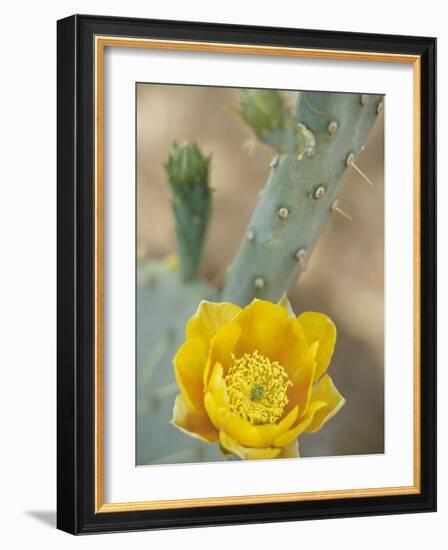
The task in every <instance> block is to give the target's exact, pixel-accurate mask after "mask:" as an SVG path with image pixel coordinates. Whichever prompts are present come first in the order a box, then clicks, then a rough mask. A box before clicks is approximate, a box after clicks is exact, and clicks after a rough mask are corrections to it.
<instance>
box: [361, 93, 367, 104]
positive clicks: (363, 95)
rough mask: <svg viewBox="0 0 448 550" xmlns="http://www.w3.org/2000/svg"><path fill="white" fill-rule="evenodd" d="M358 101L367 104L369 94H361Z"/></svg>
mask: <svg viewBox="0 0 448 550" xmlns="http://www.w3.org/2000/svg"><path fill="white" fill-rule="evenodd" d="M359 101H360V102H361V105H367V103H369V96H368V95H367V94H362V95H361V97H360V98H359Z"/></svg>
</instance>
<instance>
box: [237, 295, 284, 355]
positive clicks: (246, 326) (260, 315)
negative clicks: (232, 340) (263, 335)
mask: <svg viewBox="0 0 448 550" xmlns="http://www.w3.org/2000/svg"><path fill="white" fill-rule="evenodd" d="M267 318H277V319H278V320H281V319H284V320H286V319H288V313H287V311H286V310H285V309H284V308H283V307H281V306H278V305H276V304H273V303H272V302H266V301H264V300H254V301H253V302H252V303H251V304H249V305H248V306H246V307H245V308H244V309H242V310H241V311H240V313H239V314H238V315H237V316H236V317H235V319H234V322H235V323H237V324H238V325H239V326H240V327H241V338H240V341H239V342H238V351H237V353H238V355H242V354H243V353H246V352H247V353H251V352H252V351H255V349H256V347H255V346H256V345H257V344H258V343H259V338H258V339H257V335H258V325H259V324H260V322H262V321H263V320H265V319H267ZM256 340H257V341H256ZM258 351H260V350H258ZM260 353H261V351H260Z"/></svg>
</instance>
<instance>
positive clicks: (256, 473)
mask: <svg viewBox="0 0 448 550" xmlns="http://www.w3.org/2000/svg"><path fill="white" fill-rule="evenodd" d="M136 82H153V83H173V84H198V85H214V86H216V85H217V86H238V87H267V88H278V89H293V90H303V89H308V90H325V91H346V92H364V93H381V94H386V101H385V135H386V150H385V153H386V155H385V157H386V164H385V182H386V185H385V224H386V226H385V266H386V268H385V298H386V300H385V384H386V386H385V389H386V391H385V427H386V431H385V434H386V435H385V450H386V452H385V454H384V455H369V456H349V457H327V458H300V459H287V460H272V461H247V462H246V461H239V462H238V461H235V462H224V463H207V464H205V463H198V464H180V465H157V466H139V467H136V466H135V216H136V212H135V188H136V182H135V156H136V155H135V153H136V151H135V116H136V104H135V86H136ZM412 117H413V92H412V66H411V65H405V64H403V65H401V64H395V63H393V64H387V63H374V62H351V61H331V60H312V59H300V58H279V57H268V56H258V55H257V56H254V55H248V56H245V55H239V54H207V53H194V52H192V53H190V52H171V51H157V50H151V49H136V48H115V47H113V48H111V47H108V48H106V53H105V138H106V139H105V193H104V196H105V220H106V227H105V259H106V265H105V289H106V295H105V306H106V307H105V373H104V374H105V376H104V380H105V385H104V391H105V396H104V397H105V434H104V435H105V487H104V489H105V501H106V502H109V503H111V502H131V501H145V500H146V501H147V500H170V499H186V498H201V497H221V496H243V495H259V494H268V493H291V492H302V491H324V490H337V489H358V488H374V487H392V486H410V485H412V484H413V290H412V289H413V118H412ZM366 315H368V312H366ZM360 360H361V359H360Z"/></svg>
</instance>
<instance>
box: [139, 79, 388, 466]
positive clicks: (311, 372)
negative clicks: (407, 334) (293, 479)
mask: <svg viewBox="0 0 448 550" xmlns="http://www.w3.org/2000/svg"><path fill="white" fill-rule="evenodd" d="M384 103H385V99H384V97H383V96H380V95H372V94H368V93H345V92H325V91H320V92H314V91H306V92H300V91H296V92H291V91H288V92H285V91H282V90H273V89H230V88H218V87H213V88H212V87H210V88H207V87H200V86H171V85H170V86H163V85H152V84H139V85H138V86H137V113H138V114H137V136H138V140H137V142H138V144H137V147H138V148H137V212H138V214H137V240H138V259H137V262H136V283H137V289H136V464H137V465H160V464H176V463H195V462H214V461H229V460H260V459H262V460H278V459H293V458H296V459H300V457H304V456H306V457H313V456H337V455H347V454H369V453H381V452H383V451H384V406H383V399H384V373H383V359H382V357H383V345H384V343H383V332H382V330H383V273H382V262H383V246H384V243H383V209H384V208H383V110H384ZM248 133H249V135H250V136H251V140H252V142H253V143H254V144H258V146H257V147H256V148H255V149H254V150H253V151H252V153H251V154H250V155H249V154H248V152H247V150H244V147H242V144H243V143H244V142H245V141H246V142H247V139H246V138H247V134H248ZM366 312H368V315H366ZM360 361H361V363H362V366H363V367H362V368H361V367H360ZM366 405H368V406H366ZM223 467H224V466H223Z"/></svg>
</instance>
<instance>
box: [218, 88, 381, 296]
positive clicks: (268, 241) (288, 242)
mask: <svg viewBox="0 0 448 550" xmlns="http://www.w3.org/2000/svg"><path fill="white" fill-rule="evenodd" d="M260 93H262V92H260ZM382 101H383V98H382V96H379V95H376V96H375V95H369V96H367V95H359V94H351V93H350V94H348V93H330V92H307V93H300V94H299V96H298V99H297V104H296V114H295V115H294V116H295V120H296V129H297V131H296V133H294V132H293V133H291V132H290V126H288V132H289V133H285V132H284V130H283V129H284V126H285V124H284V122H283V121H280V123H278V117H277V119H276V120H277V123H276V126H275V128H273V127H272V126H274V125H272V126H271V127H270V128H269V125H268V124H267V123H266V122H265V123H264V128H265V133H264V134H263V133H261V135H264V138H263V141H264V143H269V142H272V139H270V138H269V135H270V134H271V135H272V134H273V133H275V134H276V135H278V134H279V132H283V136H284V138H285V139H284V140H283V141H284V142H285V143H286V145H283V146H282V147H279V146H278V143H279V142H277V146H276V147H274V150H275V151H276V152H278V153H279V154H278V155H277V156H276V157H274V159H273V161H272V163H271V171H270V174H269V177H268V180H267V183H266V186H265V188H264V190H263V192H262V194H261V196H260V199H259V202H258V204H257V205H256V207H255V210H254V213H253V216H252V219H251V221H250V223H249V227H248V229H247V236H248V238H246V239H244V240H243V242H242V244H241V246H240V249H239V251H238V254H237V256H236V258H235V260H234V262H233V264H232V266H231V269H230V272H229V276H228V279H227V282H226V284H225V287H224V289H223V293H222V299H223V300H224V301H231V302H234V303H238V304H240V305H246V304H247V303H249V302H250V301H251V300H252V299H253V298H262V299H265V300H270V301H274V302H276V301H278V300H279V299H280V298H281V297H282V295H283V294H284V293H286V292H287V291H288V289H289V288H290V287H291V285H292V284H293V283H294V282H295V280H296V279H297V278H298V277H299V276H300V274H301V272H302V271H303V270H304V269H305V266H306V262H307V261H308V259H309V256H310V254H311V252H312V250H313V247H314V246H315V244H316V241H317V239H318V237H319V235H320V233H321V231H322V229H323V228H324V226H325V224H326V223H327V221H328V220H329V218H330V216H331V214H332V211H333V210H334V209H335V208H337V202H336V201H337V199H338V197H339V195H340V193H341V190H342V188H343V185H344V179H345V178H344V176H345V174H346V173H347V171H348V170H350V169H352V162H353V161H354V159H356V156H357V155H358V154H359V152H360V151H361V149H362V147H363V146H364V143H365V141H366V139H367V136H368V135H369V132H370V130H371V129H372V127H373V124H374V123H375V120H376V118H377V115H378V113H379V112H380V111H381V109H382V105H383V103H382ZM242 118H243V119H245V120H246V121H247V120H248V119H247V117H246V118H245V117H243V116H242ZM249 124H250V125H251V127H252V128H254V124H253V123H252V124H251V121H250V120H249ZM256 134H257V135H260V130H259V129H257V130H256ZM291 136H292V137H291ZM297 136H298V137H299V138H300V140H299V139H297ZM293 145H294V146H293ZM291 149H292V150H293V152H284V151H291Z"/></svg>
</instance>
